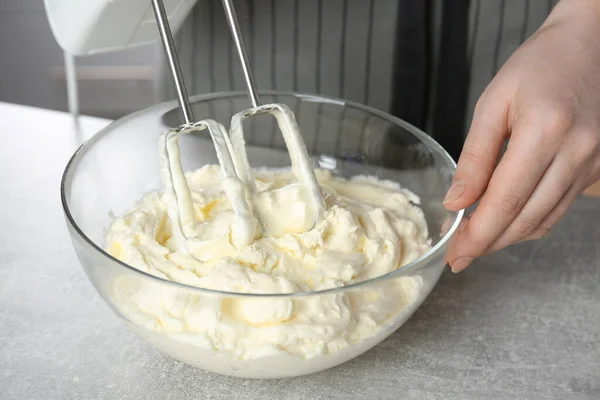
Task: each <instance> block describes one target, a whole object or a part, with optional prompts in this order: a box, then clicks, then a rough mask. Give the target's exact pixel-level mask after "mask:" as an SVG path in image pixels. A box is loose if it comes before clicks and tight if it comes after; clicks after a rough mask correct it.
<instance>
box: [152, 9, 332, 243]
mask: <svg viewBox="0 0 600 400" xmlns="http://www.w3.org/2000/svg"><path fill="white" fill-rule="evenodd" d="M152 6H153V8H154V14H155V16H156V21H157V23H158V28H159V33H160V37H161V41H162V44H163V47H164V50H165V54H166V57H167V61H168V64H169V70H170V72H171V75H172V78H173V82H174V85H175V89H176V92H177V99H178V102H179V106H180V107H181V111H182V115H183V119H184V121H185V124H184V125H182V126H180V127H179V128H177V129H173V130H170V131H169V132H167V133H166V134H165V141H166V142H165V143H166V146H165V149H166V151H165V154H164V155H163V159H164V160H163V162H165V163H166V165H167V166H168V168H165V170H166V176H165V182H166V184H167V188H166V189H167V190H168V191H171V192H173V193H174V194H175V198H176V202H177V208H178V211H179V215H178V216H177V218H176V219H177V220H179V224H180V226H179V228H180V231H181V232H182V233H183V236H184V238H185V239H186V240H187V241H198V239H197V238H196V236H197V229H196V224H195V220H194V209H193V206H192V201H191V193H190V189H189V187H188V186H187V181H186V179H185V175H184V173H183V168H182V166H181V160H180V157H179V144H178V141H177V138H178V137H179V136H180V135H182V134H187V133H190V132H197V131H202V130H204V129H207V130H208V132H209V133H210V136H211V138H212V141H213V143H214V145H215V149H216V151H217V157H218V159H219V164H220V165H221V169H222V172H223V176H224V182H223V189H224V191H225V195H226V196H227V198H228V199H229V201H230V202H231V205H232V208H233V211H234V213H235V215H236V219H237V224H236V225H237V229H236V231H235V232H234V235H233V236H234V237H233V242H234V243H233V244H234V245H235V246H236V247H238V248H240V247H243V246H246V245H247V244H249V243H250V242H252V240H254V239H255V238H256V237H258V236H260V235H261V234H262V230H261V226H260V221H258V219H256V217H255V216H254V213H253V206H252V204H253V199H254V197H255V195H256V194H257V193H256V184H255V181H254V176H253V174H252V169H251V167H250V163H249V162H248V156H247V153H246V142H245V140H244V133H243V129H242V123H243V121H244V120H245V119H247V118H249V117H251V116H255V115H260V114H271V115H273V116H274V117H275V118H276V119H277V123H278V125H279V129H280V130H281V132H282V135H283V138H284V141H285V144H286V147H287V149H288V152H289V154H290V159H291V165H292V172H293V174H294V176H295V178H296V180H297V182H298V183H300V184H303V185H305V186H306V187H308V189H309V190H310V194H311V204H312V205H313V206H314V209H315V210H316V215H315V217H314V223H315V224H316V223H317V221H319V220H320V219H321V217H322V216H323V212H324V210H325V201H324V200H323V196H322V194H321V189H320V187H319V185H318V183H317V179H316V176H315V173H314V170H313V166H312V162H311V160H310V158H309V156H308V151H307V149H306V145H305V144H304V140H303V139H302V135H301V133H300V130H299V128H298V124H297V123H296V119H295V117H294V114H293V112H292V111H291V110H290V108H289V107H288V106H286V105H285V104H279V103H272V104H264V105H261V103H260V99H259V96H258V91H257V89H256V82H255V80H254V76H253V74H252V71H251V68H250V61H249V58H248V52H247V50H246V45H245V43H244V39H243V37H242V34H241V29H240V26H239V22H238V19H237V14H236V11H235V8H234V5H233V1H232V0H223V7H224V10H225V16H226V18H227V22H228V25H229V29H230V31H231V35H232V38H233V41H234V43H235V47H236V50H237V53H238V56H239V58H240V62H241V64H242V70H243V73H244V80H245V82H246V86H247V91H248V98H249V100H250V103H251V105H252V107H251V108H249V109H247V110H244V111H241V112H239V113H237V114H235V115H234V116H233V117H232V119H231V126H230V132H231V137H230V136H229V135H228V133H227V131H226V130H225V128H224V127H223V126H222V125H221V124H219V123H218V122H216V121H214V120H202V121H198V122H193V119H194V118H193V114H192V109H191V105H190V102H189V98H188V95H187V90H186V88H185V83H184V80H183V75H182V73H181V68H180V66H179V60H178V57H177V52H176V50H175V45H174V41H173V36H172V33H171V30H170V28H169V23H168V19H167V15H166V13H165V8H164V5H163V2H162V0H152ZM171 217H172V218H171V219H173V216H171Z"/></svg>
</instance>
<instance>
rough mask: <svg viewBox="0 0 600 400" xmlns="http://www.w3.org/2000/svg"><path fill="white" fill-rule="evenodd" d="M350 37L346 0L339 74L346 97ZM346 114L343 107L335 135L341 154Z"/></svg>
mask: <svg viewBox="0 0 600 400" xmlns="http://www.w3.org/2000/svg"><path fill="white" fill-rule="evenodd" d="M347 37H348V0H344V1H343V3H342V41H341V43H340V60H341V65H340V76H339V85H340V89H339V91H340V95H339V97H340V98H342V99H344V98H345V97H346V96H345V94H346V90H345V88H346V81H345V78H346V63H345V60H346V45H347V41H346V38H347ZM345 115H346V109H345V108H344V109H342V113H341V115H340V121H339V125H338V129H337V133H336V137H335V154H336V155H337V156H339V155H340V154H341V147H342V134H343V132H342V131H343V129H344V122H343V121H344V117H345Z"/></svg>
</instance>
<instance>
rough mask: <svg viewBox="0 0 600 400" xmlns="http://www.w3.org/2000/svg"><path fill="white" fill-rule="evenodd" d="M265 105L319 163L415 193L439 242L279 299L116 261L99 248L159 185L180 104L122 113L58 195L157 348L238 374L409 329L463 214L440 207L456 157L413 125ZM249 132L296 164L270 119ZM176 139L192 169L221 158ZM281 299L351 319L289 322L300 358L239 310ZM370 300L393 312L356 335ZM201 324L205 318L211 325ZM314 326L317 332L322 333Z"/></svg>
mask: <svg viewBox="0 0 600 400" xmlns="http://www.w3.org/2000/svg"><path fill="white" fill-rule="evenodd" d="M192 100H193V111H194V115H195V118H196V119H197V120H200V119H204V118H212V119H216V120H217V121H219V122H221V123H223V124H225V125H226V126H227V125H228V124H229V120H230V118H231V116H232V115H233V114H234V113H235V112H236V111H240V110H242V109H245V108H248V102H247V99H246V96H245V95H244V94H243V93H221V94H213V95H208V96H201V97H195V98H194V99H192ZM262 101H263V102H264V103H269V102H282V103H285V104H287V105H288V106H289V107H291V109H292V110H293V111H294V113H295V115H296V118H297V120H298V124H299V126H300V128H301V130H302V132H303V136H304V139H305V141H306V144H307V147H308V149H309V151H311V154H312V157H313V161H314V163H315V166H318V167H321V168H326V169H330V170H332V171H333V173H334V174H336V175H339V176H343V177H350V176H354V175H364V174H367V175H374V176H377V177H379V178H381V179H388V180H392V181H396V182H398V183H400V184H401V185H402V186H403V187H405V188H408V189H410V190H411V191H413V192H414V193H416V194H417V195H418V196H419V197H420V198H421V205H420V206H421V208H422V210H423V212H424V214H425V217H426V219H427V223H428V228H429V233H430V237H431V240H432V248H431V250H430V251H429V252H427V253H426V254H425V255H423V256H422V257H421V258H420V259H418V260H416V261H415V262H413V263H411V264H408V265H405V266H403V267H401V268H399V269H397V270H395V271H393V272H391V273H388V274H386V275H383V276H380V277H378V278H375V279H371V280H368V281H364V282H360V283H358V284H354V285H352V286H347V287H343V288H336V289H330V290H326V291H320V292H310V293H292V294H281V295H259V294H239V293H226V292H218V291H212V290H208V289H202V288H197V287H192V286H186V285H183V284H179V283H174V282H171V281H166V280H163V279H161V278H158V277H155V276H152V275H149V274H147V273H145V272H142V271H139V270H137V269H135V268H133V267H130V266H128V265H126V264H124V263H122V262H120V261H118V260H117V259H115V258H113V257H111V256H110V255H109V254H108V253H106V252H105V251H104V250H103V248H104V236H105V233H106V229H107V228H108V227H109V226H110V224H111V222H112V219H113V217H114V216H115V215H120V214H122V213H123V212H125V211H126V210H128V209H130V208H131V207H133V206H134V205H135V203H136V201H137V200H138V199H140V198H141V197H142V195H143V194H145V193H147V192H150V191H159V190H161V189H162V183H161V174H160V170H159V160H158V144H157V142H158V136H159V134H160V133H161V132H163V131H164V130H166V129H167V128H169V127H174V126H177V125H179V124H180V123H181V121H180V120H179V110H178V109H177V107H176V104H175V103H174V102H170V103H163V104H159V105H156V106H154V107H151V108H149V109H146V110H143V111H140V112H138V113H135V114H132V115H129V116H127V117H125V118H122V119H120V120H118V121H116V122H114V123H113V124H111V125H110V126H108V127H107V128H106V129H104V130H102V131H101V132H100V133H98V134H97V135H95V136H94V137H93V138H92V139H91V140H89V141H88V142H86V143H85V144H83V145H82V146H81V147H80V148H79V150H77V152H76V153H75V154H74V155H73V157H72V158H71V160H70V162H69V164H68V165H67V167H66V169H65V172H64V175H63V179H62V186H61V196H62V203H63V207H64V212H65V214H66V220H67V225H68V228H69V232H70V235H71V238H72V241H73V246H74V248H75V250H76V252H77V255H78V257H79V260H80V261H81V264H82V266H83V268H84V270H85V272H86V274H87V276H88V277H89V279H90V280H91V282H92V283H93V285H94V287H95V288H96V290H97V291H98V293H99V294H100V295H101V296H102V298H103V299H104V301H105V302H106V303H107V304H108V305H109V307H110V308H111V309H112V310H113V311H114V312H115V313H116V314H117V315H119V316H120V317H121V318H122V319H123V320H124V321H125V322H126V324H127V325H128V326H129V327H130V328H131V329H132V330H133V331H134V332H136V333H137V334H139V335H140V336H141V337H143V338H145V339H146V340H147V341H148V342H150V343H151V344H152V345H154V346H155V347H156V348H158V349H159V350H160V351H162V352H164V353H166V354H168V355H171V356H173V357H174V358H176V359H179V360H181V361H183V362H185V363H187V364H190V365H192V366H195V367H200V368H202V369H205V370H208V371H214V372H218V373H222V374H227V375H233V376H239V377H250V378H277V377H289V376H298V375H304V374H309V373H313V372H317V371H321V370H324V369H327V368H330V367H333V366H336V365H339V364H341V363H343V362H345V361H348V360H350V359H352V358H354V357H356V356H358V355H360V354H362V353H363V352H365V351H367V350H369V349H370V348H372V347H374V346H376V345H377V344H378V343H380V342H381V341H382V340H384V339H385V338H386V337H387V336H389V335H390V334H391V333H392V332H394V331H395V330H396V329H397V328H398V327H399V326H401V325H402V324H403V323H404V322H405V321H406V320H407V319H408V318H409V317H410V316H411V315H412V314H413V313H414V311H415V310H416V309H417V308H418V307H419V306H420V305H421V303H422V302H423V301H424V300H425V298H426V297H427V296H428V294H429V293H430V291H431V289H432V288H433V286H434V285H435V284H436V282H437V280H438V278H439V276H440V274H441V272H442V270H443V267H444V262H443V255H444V252H445V249H446V245H447V242H448V239H449V237H450V236H451V235H452V234H453V233H454V231H455V230H456V228H457V226H458V224H459V222H460V219H461V217H462V212H459V213H452V212H448V211H447V210H446V209H445V208H444V207H443V206H442V199H443V197H444V195H445V193H446V191H447V190H448V188H449V186H450V183H451V180H452V177H453V173H454V170H455V163H454V161H453V160H452V159H451V158H450V156H449V155H448V154H447V153H446V152H445V151H444V150H443V149H442V148H441V147H440V146H439V145H438V144H437V143H436V142H435V141H434V140H432V139H431V138H430V137H429V136H427V135H426V134H424V133H423V132H421V131H419V130H418V129H416V128H414V127H413V126H411V125H409V124H408V123H406V122H403V121H401V120H399V119H397V118H394V117H392V116H390V115H388V114H386V113H384V112H381V111H377V110H374V109H372V108H369V107H366V106H363V105H359V104H354V103H350V102H344V101H340V100H335V99H329V98H324V97H317V96H310V95H300V94H291V93H273V92H271V93H264V94H263V95H262ZM244 129H245V135H246V138H247V142H248V157H249V160H250V163H251V164H252V165H253V166H262V167H272V168H281V167H285V166H288V165H289V156H288V154H287V152H286V151H285V146H284V142H283V138H282V137H281V135H280V133H279V131H278V130H277V129H276V126H275V123H274V119H273V118H270V117H268V116H264V117H258V118H253V119H251V120H250V121H249V123H248V124H247V125H245V126H244ZM180 144H181V148H182V159H183V163H184V167H185V169H186V170H190V169H196V168H199V167H201V166H203V165H206V164H216V163H218V161H217V158H216V155H215V151H214V148H213V146H212V143H211V142H210V139H209V138H208V137H207V136H206V135H203V134H196V135H194V134H192V135H186V137H182V139H181V142H180ZM444 227H446V228H445V229H444ZM446 231H447V232H446ZM407 288H408V289H407ZM144 296H147V297H148V298H150V299H153V300H154V303H155V304H156V307H165V310H167V309H168V313H169V315H170V318H171V317H172V319H171V320H172V322H173V323H172V324H167V325H164V324H163V325H161V324H157V322H156V321H155V320H152V319H151V318H148V317H147V316H143V315H141V314H140V313H139V308H136V307H138V306H137V303H136V299H139V298H140V297H144ZM276 302H287V303H286V304H288V305H291V306H292V307H293V308H292V309H293V310H302V309H303V307H311V306H314V305H315V304H324V303H326V302H335V304H342V305H343V306H344V307H346V306H347V307H348V311H349V314H346V316H345V317H344V318H341V317H339V315H338V316H336V315H334V316H332V317H331V319H330V321H328V322H327V323H323V322H320V323H319V324H317V323H315V324H313V325H311V324H309V326H305V327H304V328H306V329H303V330H302V329H298V330H295V329H296V327H295V326H293V325H289V324H293V322H287V324H288V326H286V327H285V329H287V331H286V332H288V333H289V332H293V336H294V337H293V340H294V344H295V345H298V344H300V345H303V346H308V347H310V348H311V349H312V350H311V352H310V354H309V353H302V354H298V353H294V352H290V351H288V347H286V340H292V339H290V337H289V335H288V336H286V335H287V334H281V332H279V331H277V329H278V328H277V327H275V328H274V327H272V326H262V327H261V326H254V325H252V324H250V323H248V322H247V321H246V320H244V318H243V315H242V316H241V317H240V315H239V314H236V313H232V312H231V310H239V309H248V307H250V308H252V307H261V306H268V305H272V304H275V303H276ZM369 307H371V309H377V310H383V309H385V310H386V315H385V316H384V317H382V319H380V320H379V322H378V323H376V324H371V325H373V326H371V329H367V330H366V331H365V330H364V329H363V330H362V332H361V333H360V334H359V333H357V328H356V326H357V321H358V320H359V319H360V314H361V310H365V309H367V308H369ZM373 307H374V308H373ZM165 312H167V311H165ZM192 313H193V314H194V315H195V318H196V319H195V322H194V324H193V325H194V328H190V326H191V325H190V323H188V322H189V320H188V319H187V318H189V317H190V315H191V314H192ZM203 313H204V314H203ZM203 315H204V316H205V318H206V319H205V320H203V319H202V318H204V317H202V316H203ZM348 315H349V316H348ZM198 316H200V317H198ZM198 318H200V319H198ZM204 321H206V325H207V326H206V327H204V328H203V327H202V324H203V323H204ZM198 324H200V328H198ZM209 325H210V327H209ZM232 329H233V330H232ZM290 329H291V330H290ZM209 330H210V332H208V331H209ZM226 330H227V331H228V332H229V333H233V336H232V337H233V338H236V337H237V339H235V340H233V342H231V343H227V342H226V340H225V339H223V338H224V336H223V335H224V334H225V331H226ZM235 332H238V333H239V332H249V333H251V334H252V335H254V337H255V338H260V339H259V340H255V341H254V342H253V341H247V342H244V344H243V346H242V345H241V343H242V342H241V341H243V340H245V339H244V337H243V335H242V336H236V333H235ZM277 332H279V333H277ZM302 332H305V333H302ZM315 332H318V333H319V335H316V337H315ZM230 336H231V335H230ZM282 336H285V337H283V338H282ZM323 337H326V339H323ZM211 338H212V339H211ZM215 338H216V339H215ZM219 338H221V339H222V340H221V339H219ZM236 340H237V341H236ZM115 345H118V344H117V343H115ZM240 348H241V349H242V350H243V351H240V350H239V349H240ZM236 349H237V350H236Z"/></svg>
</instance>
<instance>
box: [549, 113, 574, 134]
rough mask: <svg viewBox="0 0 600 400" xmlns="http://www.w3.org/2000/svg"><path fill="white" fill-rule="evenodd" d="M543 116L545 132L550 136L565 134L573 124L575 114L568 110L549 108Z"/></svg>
mask: <svg viewBox="0 0 600 400" xmlns="http://www.w3.org/2000/svg"><path fill="white" fill-rule="evenodd" d="M544 114H545V115H546V117H545V131H546V132H547V133H548V134H551V135H552V134H560V133H563V132H566V131H568V130H570V129H571V128H572V127H573V125H574V124H575V114H574V113H573V112H572V111H570V109H568V108H562V107H557V106H550V107H548V108H547V110H546V112H545V113H544Z"/></svg>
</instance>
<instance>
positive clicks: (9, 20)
mask: <svg viewBox="0 0 600 400" xmlns="http://www.w3.org/2000/svg"><path fill="white" fill-rule="evenodd" d="M82 1H85V0H82ZM0 52H1V53H0V54H1V55H0V74H1V76H2V79H0V101H4V102H9V103H18V104H25V105H31V106H35V107H42V108H49V109H53V110H62V111H66V110H67V89H66V79H65V68H64V58H63V52H62V50H61V48H60V47H59V46H58V44H57V43H56V40H55V39H54V36H53V34H52V32H51V30H50V25H49V23H48V18H47V17H46V12H45V10H44V4H43V2H42V0H0ZM161 57H162V50H161V49H160V48H159V47H158V45H150V46H144V47H139V48H136V49H131V50H127V51H118V52H112V53H106V54H99V55H93V56H89V57H78V58H77V60H76V63H77V76H78V84H79V100H80V111H81V113H82V114H87V115H94V116H100V117H106V118H118V117H121V116H123V115H125V114H129V113H131V112H133V111H136V110H139V109H142V108H145V107H148V106H149V105H152V104H154V103H156V102H157V101H158V99H159V94H158V90H157V82H158V75H157V71H158V66H159V65H160V62H161V61H162V58H161Z"/></svg>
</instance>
